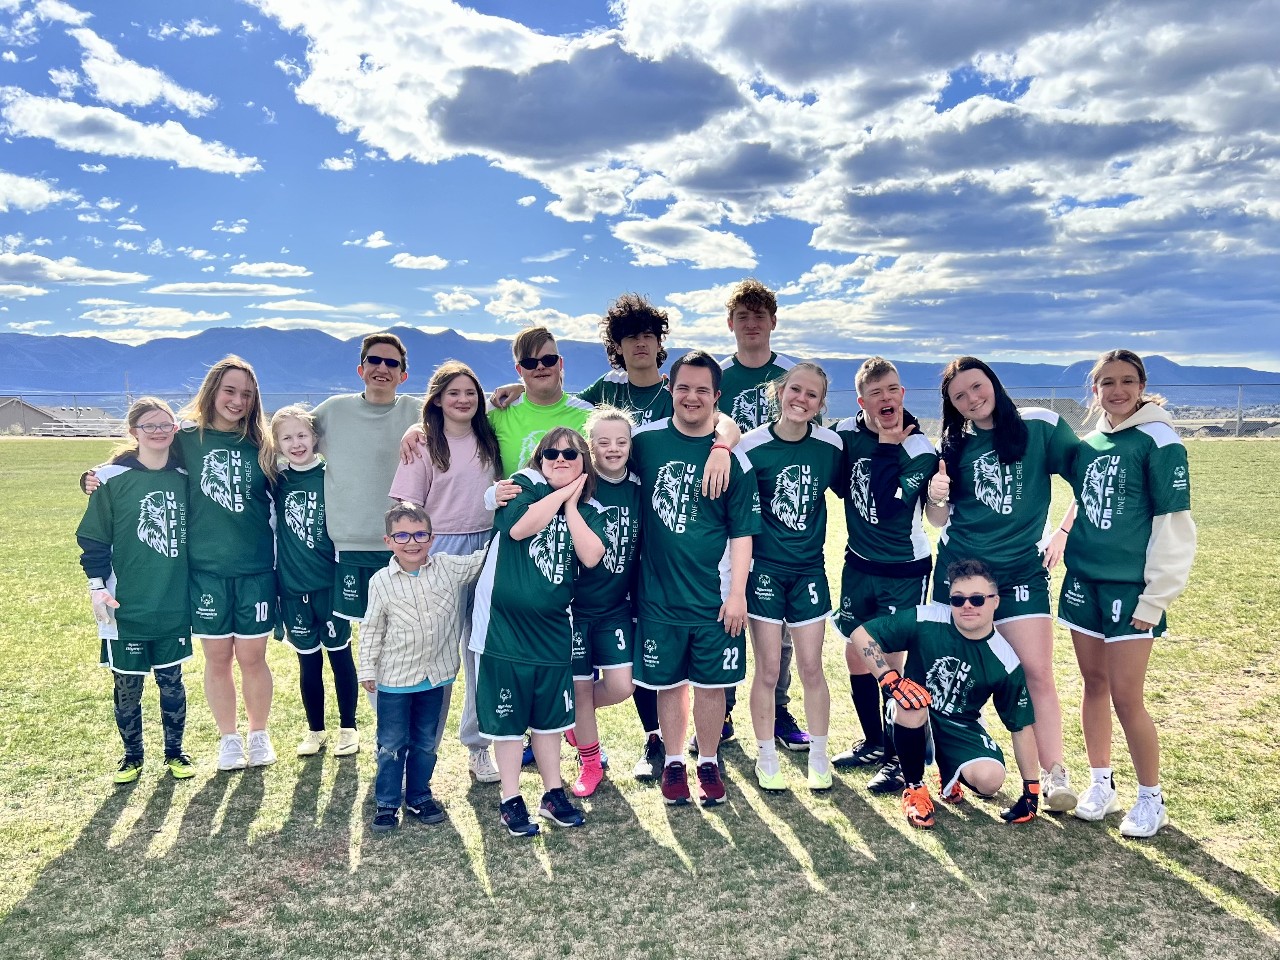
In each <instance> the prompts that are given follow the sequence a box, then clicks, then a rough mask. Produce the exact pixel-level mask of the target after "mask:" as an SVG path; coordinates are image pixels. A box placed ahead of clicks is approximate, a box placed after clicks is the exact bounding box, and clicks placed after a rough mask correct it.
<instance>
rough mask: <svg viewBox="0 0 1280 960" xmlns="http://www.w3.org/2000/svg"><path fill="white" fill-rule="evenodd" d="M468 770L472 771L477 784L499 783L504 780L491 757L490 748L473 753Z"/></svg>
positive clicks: (482, 748) (468, 762) (483, 748)
mask: <svg viewBox="0 0 1280 960" xmlns="http://www.w3.org/2000/svg"><path fill="white" fill-rule="evenodd" d="M467 769H469V770H470V771H471V775H472V776H473V777H475V778H476V782H477V783H497V782H498V781H499V780H501V779H502V777H501V775H500V774H499V773H498V768H497V767H495V766H494V765H493V758H492V757H491V756H489V748H488V747H481V748H480V749H479V750H472V751H471V756H470V758H469V759H468V760H467Z"/></svg>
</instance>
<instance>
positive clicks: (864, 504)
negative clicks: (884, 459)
mask: <svg viewBox="0 0 1280 960" xmlns="http://www.w3.org/2000/svg"><path fill="white" fill-rule="evenodd" d="M849 497H850V499H851V500H852V501H853V506H854V509H856V510H857V511H858V514H859V515H860V516H861V517H862V519H863V520H868V521H869V520H870V519H871V510H872V507H873V504H872V502H871V461H870V460H868V459H867V458H866V457H863V458H862V459H861V460H858V461H855V462H854V464H853V469H852V470H851V471H850V472H849Z"/></svg>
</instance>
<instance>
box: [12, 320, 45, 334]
mask: <svg viewBox="0 0 1280 960" xmlns="http://www.w3.org/2000/svg"><path fill="white" fill-rule="evenodd" d="M52 325H53V321H52V320H27V321H25V322H23V323H11V324H9V329H10V330H13V331H14V332H16V333H35V332H36V331H37V330H38V329H40V328H41V327H49V326H52Z"/></svg>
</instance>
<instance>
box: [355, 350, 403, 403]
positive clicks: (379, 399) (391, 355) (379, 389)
mask: <svg viewBox="0 0 1280 960" xmlns="http://www.w3.org/2000/svg"><path fill="white" fill-rule="evenodd" d="M370 358H373V359H372V360H371V359H370ZM381 360H394V361H395V364H396V365H395V367H390V366H388V365H387V364H385V363H380V362H378V361H381ZM356 373H358V374H359V375H360V379H361V380H363V381H364V398H365V399H366V400H368V401H369V402H370V403H392V402H394V401H395V398H396V389H397V388H398V387H399V386H400V384H402V383H404V382H405V380H407V379H408V377H409V373H408V371H406V370H405V366H404V357H403V356H401V354H400V351H399V350H397V349H396V348H395V345H394V344H390V343H375V344H373V346H371V347H370V348H369V350H368V352H367V353H366V354H365V358H364V362H363V363H361V364H360V366H358V367H356Z"/></svg>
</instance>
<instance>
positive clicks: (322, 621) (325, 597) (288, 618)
mask: <svg viewBox="0 0 1280 960" xmlns="http://www.w3.org/2000/svg"><path fill="white" fill-rule="evenodd" d="M330 597H331V594H330V592H329V591H328V590H315V591H313V592H311V593H304V594H302V596H293V597H284V596H282V597H281V598H280V619H281V620H282V621H283V622H284V628H285V631H286V633H285V636H284V637H283V638H282V639H283V640H284V642H285V643H287V644H288V645H289V646H291V647H293V649H294V650H296V651H297V652H298V653H315V652H316V651H317V650H319V649H320V648H321V647H322V646H323V647H324V648H325V649H326V650H341V649H343V648H344V647H348V646H350V645H351V621H350V620H343V619H342V618H341V617H339V616H335V615H334V613H333V604H332V603H331V602H330V599H329V598H330Z"/></svg>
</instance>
